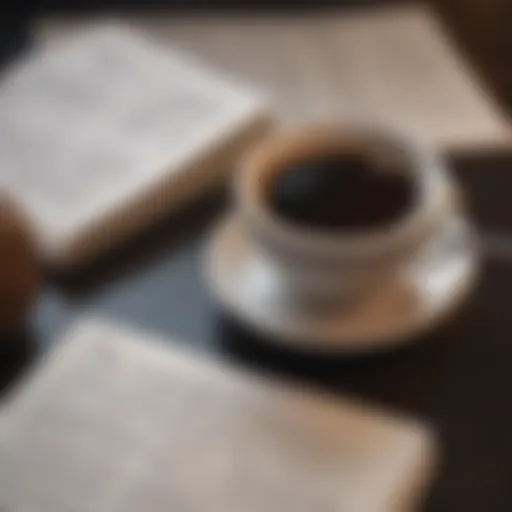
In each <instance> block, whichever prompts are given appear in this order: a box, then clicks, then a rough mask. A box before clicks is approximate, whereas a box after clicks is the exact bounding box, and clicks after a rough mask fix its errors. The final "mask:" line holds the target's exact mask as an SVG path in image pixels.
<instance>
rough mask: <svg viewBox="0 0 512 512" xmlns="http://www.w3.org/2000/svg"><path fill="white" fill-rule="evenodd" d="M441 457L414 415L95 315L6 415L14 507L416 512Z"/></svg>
mask: <svg viewBox="0 0 512 512" xmlns="http://www.w3.org/2000/svg"><path fill="white" fill-rule="evenodd" d="M168 344H169V343H168V342H167V345H168ZM2 413H3V414H2ZM433 461H434V443H433V438H432V435H431V433H430V431H429V429H428V428H426V427H425V426H422V425H421V424H419V423H417V422H415V421H411V420H409V419H404V418H400V417H397V416H394V415H390V414H387V413H383V412H381V411H377V410H374V409H372V408H368V407H366V406H364V405H362V404H357V403H354V402H352V401H349V400H347V399H344V398H341V397H338V398H337V399H335V398H333V397H330V398H328V397H325V396H320V395H317V394H314V393H313V392H312V391H310V390H307V389H301V388H295V387H290V385H289V384H285V383H283V382H277V381H269V380H264V379H263V378H261V377H258V376H255V375H252V374H248V373H245V372H242V371H241V370H240V369H238V368H236V367H234V366H233V367H231V366H228V365H227V364H224V363H220V362H215V361H213V360H208V359H203V360H201V359H200V358H198V357H194V356H192V355H191V354H187V353H185V352H180V351H179V350H178V349H177V348H173V349H170V348H169V346H164V344H163V343H162V340H158V339H156V338H152V337H151V336H148V335H146V334H143V333H141V332H136V331H132V330H131V329H129V328H126V327H122V326H120V325H118V324H115V323H112V322H111V321H106V320H99V319H94V318H93V319H87V320H85V321H82V323H79V324H78V325H76V326H75V328H74V329H72V330H71V331H70V332H69V334H68V335H67V336H66V337H65V339H64V340H62V342H61V343H60V344H59V345H58V346H57V349H56V352H55V353H53V354H52V355H51V356H50V357H49V359H48V360H47V361H46V363H45V364H43V365H42V366H40V367H39V369H38V370H37V371H36V373H35V375H33V376H31V377H30V378H29V379H28V382H26V383H25V384H24V386H22V387H21V388H20V389H19V391H18V392H16V393H14V394H13V396H12V398H11V401H10V403H7V405H6V406H5V407H4V408H3V410H1V411H0V509H1V510H6V511H10V512H22V511H25V510H37V511H38V512H69V511H70V510H73V511H76V512H100V511H101V512H103V511H109V512H140V511H143V510H144V511H146V510H148V511H149V510H151V511H152V512H169V511H173V512H184V511H187V512H204V511H206V510H208V511H214V510H215V511H216V510H219V511H230V512H239V511H251V512H252V511H254V512H256V511H257V512H262V511H265V512H300V511H303V512H311V511H319V510H322V511H325V512H406V511H410V510H416V508H415V507H416V505H417V501H418V499H419V498H420V497H421V496H422V492H423V490H424V487H425V484H426V483H427V482H428V478H429V476H430V473H431V470H432V467H433Z"/></svg>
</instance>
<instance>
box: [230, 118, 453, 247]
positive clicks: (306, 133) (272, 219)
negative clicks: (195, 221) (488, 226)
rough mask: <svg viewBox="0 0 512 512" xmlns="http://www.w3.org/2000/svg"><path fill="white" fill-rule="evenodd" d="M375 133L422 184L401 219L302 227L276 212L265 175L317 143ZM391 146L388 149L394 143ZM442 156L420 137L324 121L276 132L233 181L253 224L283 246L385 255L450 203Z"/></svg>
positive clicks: (415, 234)
mask: <svg viewBox="0 0 512 512" xmlns="http://www.w3.org/2000/svg"><path fill="white" fill-rule="evenodd" d="M375 137H377V138H378V139H377V140H381V141H382V142H383V143H384V144H390V145H392V146H394V147H395V148H398V149H399V150H400V151H402V152H403V154H404V156H405V158H406V159H407V160H408V161H409V162H410V165H409V167H410V169H411V170H412V171H413V179H414V180H415V181H416V184H417V185H419V186H418V192H419V194H418V199H417V200H416V202H415V204H414V205H413V207H412V208H411V209H410V210H409V211H407V212H406V213H405V214H404V215H402V216H401V217H400V218H399V219H397V220H395V221H392V222H390V223H389V224H385V225H383V226H379V227H377V228H368V229H365V230H362V231H360V232H356V233H354V232H343V231H342V230H340V231H339V232H328V233H327V232H325V231H320V230H315V228H310V227H301V226H298V225H296V224H294V223H292V222H290V221H287V220H286V219H284V218H282V217H280V216H279V215H278V214H276V213H275V212H273V211H272V210H271V208H269V207H268V204H267V203H266V201H265V200H264V198H263V194H262V189H263V188H264V187H262V186H261V180H262V179H266V178H267V177H268V176H269V175H270V174H271V172H273V170H275V169H276V168H279V163H280V162H283V163H285V162H289V161H290V158H292V156H293V158H297V157H300V155H305V156H306V155H310V154H311V153H312V152H314V151H315V150H316V152H318V148H319V147H323V148H326V147H328V145H329V147H331V148H333V149H334V147H335V146H336V145H338V144H340V143H344V144H345V145H346V144H347V141H349V143H350V142H351V141H352V142H353V141H357V142H359V143H361V142H363V143H364V142H365V141H367V142H369V141H370V140H371V139H372V138H375ZM392 146H389V147H392ZM441 169H442V164H441V159H440V158H439V156H438V155H437V153H436V152H435V151H434V150H433V149H431V148H427V147H426V146H424V145H423V144H421V143H420V142H419V141H417V140H416V139H414V138H412V137H410V136H407V135H406V134H403V133H401V132H398V131H396V130H395V129H391V128H388V127H381V126H368V125H362V124H357V125H340V124H335V125H332V124H328V125H326V124H324V125H314V126H305V127H298V128H297V129H295V130H294V131H291V132H285V133H278V134H277V135H276V134H273V135H272V136H270V138H267V139H266V140H263V141H262V142H260V143H259V144H258V145H257V146H256V147H255V148H253V149H252V150H250V151H249V153H248V154H247V155H246V157H245V158H244V159H243V160H242V162H241V167H240V169H239V172H238V174H237V177H236V179H235V200H236V202H237V203H238V204H237V206H238V209H239V211H240V213H241V215H242V217H243V218H244V219H245V220H246V221H247V222H248V223H249V227H251V226H252V228H253V229H255V230H257V231H258V232H259V233H262V234H264V236H266V237H267V238H269V239H273V240H277V241H279V242H278V243H280V244H281V245H287V246H289V247H293V248H295V249H296V250H300V251H304V253H305V254H307V253H311V252H314V253H316V254H320V253H322V254H332V255H333V256H335V255H339V254H341V253H343V254H345V255H350V254H352V255H359V254H363V253H364V254H374V255H377V254H378V255H382V254H383V253H387V252H389V251H392V250H395V249H396V247H397V245H401V244H402V243H407V242H408V241H410V240H411V238H416V237H421V236H423V235H424V234H425V232H426V231H428V230H429V229H430V227H431V226H432V225H433V224H436V223H438V221H439V220H440V218H441V217H442V216H443V215H444V214H445V213H446V209H447V207H448V205H449V203H450V199H451V198H450V197H449V195H450V194H448V187H447V186H445V185H446V183H445V182H444V180H443V179H442V177H441Z"/></svg>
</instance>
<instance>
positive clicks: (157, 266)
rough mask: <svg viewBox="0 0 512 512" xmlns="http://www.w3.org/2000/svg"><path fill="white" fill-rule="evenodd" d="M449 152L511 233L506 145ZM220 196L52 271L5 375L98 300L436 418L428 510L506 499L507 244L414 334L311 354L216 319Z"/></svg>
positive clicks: (483, 213)
mask: <svg viewBox="0 0 512 512" xmlns="http://www.w3.org/2000/svg"><path fill="white" fill-rule="evenodd" d="M451 160H452V161H453V162H452V165H453V167H454V168H455V169H456V171H457V172H458V174H459V176H460V179H461V181H462V182H463V184H464V186H465V189H466V191H467V193H468V197H469V200H470V205H471V211H472V214H473V217H474V218H475V221H476V222H477V224H478V225H479V226H480V229H481V230H482V231H484V232H494V233H500V234H506V233H508V232H511V233H512V208H510V198H509V196H510V193H509V191H510V190H512V173H511V172H510V169H509V167H510V166H511V165H512V156H511V155H506V154H502V155H498V154H492V155H481V156H476V155H472V156H470V157H457V158H452V159H451ZM225 206H226V201H225V199H224V198H223V194H222V193H219V194H215V195H212V196H210V197H209V198H205V199H204V200H202V201H201V202H200V203H198V204H196V205H195V206H194V207H192V208H190V209H189V210H187V211H186V212H184V213H183V214H182V215H181V216H180V217H179V219H177V218H173V219H168V220H166V221H164V222H162V223H161V224H159V225H158V226H155V227H154V228H153V229H152V230H151V231H149V232H146V233H144V234H143V235H141V236H140V237H138V238H137V239H136V240H134V241H132V242H131V243H130V244H129V245H126V246H125V247H123V248H121V249H120V250H119V251H116V252H115V253H114V254H111V255H110V256H109V257H108V259H105V260H103V261H101V262H98V264H96V265H95V266H93V267H92V268H91V269H89V270H88V271H87V272H85V273H83V274H81V275H80V276H74V278H73V279H70V278H69V277H68V278H63V277H62V276H60V277H54V278H53V279H51V280H49V282H48V284H47V286H46V287H45V290H44V293H43V295H42V297H41V299H40V301H39V303H38V305H37V308H36V311H35V314H34V317H33V319H32V320H33V322H32V326H31V329H30V330H29V332H27V334H26V337H25V340H24V341H25V343H24V344H21V345H20V346H19V347H20V349H19V350H18V351H14V352H13V353H12V354H11V357H10V358H6V359H4V368H3V371H2V372H0V375H2V377H3V379H4V384H7V383H8V382H10V383H12V382H13V376H16V375H17V374H19V372H20V371H23V370H25V369H26V368H28V367H30V364H29V363H33V362H36V361H37V359H38V356H39V354H40V353H41V352H43V351H44V350H45V349H46V348H47V347H48V346H49V345H51V344H52V343H53V342H54V341H55V340H56V339H57V338H58V335H59V334H60V333H61V332H62V331H63V330H64V329H65V328H66V327H67V326H68V325H69V324H70V322H72V320H73V319H75V318H76V317H77V316H79V315H81V314H83V313H87V312H90V311H96V312H100V313H102V314H106V315H112V316H114V317H115V318H117V319H120V320H123V321H126V322H130V323H132V324H134V325H137V326H139V327H143V328H145V329H147V330H150V331H156V332H159V333H163V334H165V335H167V336H168V337H169V338H170V339H172V340H173V342H176V343H187V344H191V345H194V346H196V347H197V349H198V350H203V351H208V352H209V353H210V354H211V355H212V356H214V357H228V358H234V359H236V360H237V361H238V362H239V363H242V364H248V365H253V366H254V365H256V366H257V367H258V368H259V370H260V371H262V372H278V373H281V374H284V375H286V376H288V377H289V378H291V379H302V380H304V379H306V380H308V381H310V382H313V383H314V384H315V385H319V386H321V387H325V388H327V389H328V390H330V391H334V392H341V393H343V394H347V393H348V394H351V395H354V396H359V397H364V398H365V399H367V400H369V401H371V402H375V403H378V404H380V405H384V406H389V407H390V408H392V409H395V410H398V411H403V412H408V413H412V414H414V415H417V416H419V417H422V418H425V419H426V420H428V421H430V422H431V423H432V424H433V425H434V426H435V428H436V429H437V431H438V433H439V436H440V441H441V448H442V454H443V464H442V467H441V471H440V474H439V476H438V479H437V481H436V482H435V485H434V486H433V489H432V493H431V495H430V497H429V501H428V503H427V504H426V506H425V510H426V511H435V510H436V511H445V510H457V511H459V510H461V511H462V510H463V511H464V512H473V511H474V512H477V511H478V512H480V511H486V512H494V511H509V510H512V485H511V484H512V436H510V432H511V431H512V408H511V407H510V405H509V402H510V398H509V397H510V395H511V390H512V314H511V312H512V309H511V304H510V299H509V295H510V292H511V290H512V251H511V253H510V255H508V254H507V253H506V251H505V253H503V254H499V255H495V256H492V257H488V258H486V259H485V260H484V267H483V272H482V277H481V280H480V283H479V286H478V288H477V290H476V291H475V293H474V294H473V296H472V297H471V299H470V300H469V301H468V303H467V304H466V306H465V307H464V309H463V310H462V311H460V313H459V314H458V316H457V317H456V318H455V319H453V320H452V321H450V323H449V324H447V325H445V326H443V327H442V328H441V329H440V330H438V331H437V332H436V333H434V334H431V335H429V336H428V337H427V338H425V339H423V340H419V342H418V343H416V344H414V345H412V346H410V347H408V348H405V349H402V350H399V351H396V352H393V353H389V354H386V355H380V356H373V357H366V358H361V359H357V358H352V359H319V358H312V357H308V356H307V355H304V354H296V353H286V352H282V351H279V350H276V349H274V348H272V345H270V344H268V340H260V339H254V337H252V336H250V335H249V334H248V333H246V332H244V331H242V330H241V329H240V328H239V326H236V325H233V324H232V323H231V322H229V320H227V319H225V318H223V317H222V315H220V314H219V312H218V311H217V309H216V307H215V305H214V304H213V303H212V302H211V300H210V298H209V297H208V294H207V291H206V289H205V286H204V283H203V281H202V279H201V255H202V254H201V250H202V248H203V247H204V244H205V243H206V241H207V239H208V233H209V228H210V224H211V222H214V221H215V218H216V216H217V214H219V213H220V212H222V211H223V209H224V208H225ZM509 256H510V258H509Z"/></svg>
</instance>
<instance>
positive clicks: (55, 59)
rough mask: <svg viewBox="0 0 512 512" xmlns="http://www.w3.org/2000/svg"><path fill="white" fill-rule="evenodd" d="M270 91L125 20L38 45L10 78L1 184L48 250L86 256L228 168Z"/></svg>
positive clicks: (263, 118)
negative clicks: (159, 40)
mask: <svg viewBox="0 0 512 512" xmlns="http://www.w3.org/2000/svg"><path fill="white" fill-rule="evenodd" d="M270 124H271V120H270V114H269V111H268V109H267V107H266V100H265V98H264V96H263V95H262V94H261V93H259V92H256V91H253V90H252V88H251V87H248V86H247V85H246V84H242V83H238V82H237V81H236V80H233V79H232V78H230V77H229V78H227V77H226V76H224V75H222V74H219V73H218V72H217V71H215V70H212V69H210V68H209V67H208V66H207V65H206V64H203V63H202V62H199V61H197V60H195V59H194V58H192V57H189V56H186V55H184V54H183V53H180V52H179V51H177V50H174V49H173V48H171V47H166V48H164V47H162V46H161V45H158V44H157V43H155V42H153V41H151V40H150V39H149V38H148V37H147V36H146V35H145V33H144V32H143V31H140V32H138V31H136V30H133V29H132V28H130V27H129V26H128V25H126V24H122V23H110V22H103V23H99V22H98V23H97V24H92V25H91V26H89V27H87V28H84V29H83V30H81V31H77V33H75V34H73V35H69V37H67V38H63V39H62V40H61V41H59V42H55V43H53V44H47V45H41V46H40V47H38V48H36V50H35V51H34V52H32V53H31V54H29V55H28V56H27V57H26V58H24V59H23V60H22V61H21V62H18V63H17V64H16V65H15V66H13V67H12V68H11V69H10V70H9V72H8V74H7V75H6V76H4V77H2V83H1V88H0V169H1V171H0V173H1V174H0V178H1V179H0V187H1V188H2V189H3V190H7V191H8V192H10V193H11V194H12V195H14V196H15V197H16V198H17V199H18V200H19V201H20V202H22V203H23V205H24V206H25V208H26V210H27V211H28V213H29V214H30V215H31V217H32V218H33V221H34V223H35V225H36V228H37V231H38V233H39V235H40V243H41V247H42V250H43V254H44V256H45V259H46V260H47V261H48V262H49V263H50V264H52V265H54V266H58V267H74V266H77V265H81V264H83V263H87V262H88V261H90V260H91V259H93V258H94V257H96V256H98V255H99V254H101V253H102V252H103V251H105V250H107V249H109V248H110V247H112V246H113V245H114V244H116V243H118V242H119V241H121V240H122V239H124V238H127V237H128V236H130V235H132V234H133V233H134V232H136V231H138V230H140V229H142V228H143V227H145V226H146V225H148V224H150V223H151V222H154V221H155V220H157V219H158V218H161V217H162V216H164V215H165V214H167V213H169V212H170V211H172V210H173V209H176V208H178V207H180V206H182V205H183V204H184V203H185V202H186V201H189V200H191V199H193V198H194V197H196V196H198V195H199V194H200V193H201V192H204V191H205V189H206V188H208V187H211V186H213V185H215V184H217V183H219V182H220V181H221V180H222V179H225V178H226V176H227V174H228V172H229V171H231V170H232V167H233V165H234V162H235V160H236V158H237V157H238V156H240V152H242V151H243V150H244V149H245V148H246V147H247V146H248V145H250V144H251V142H254V141H255V140H257V139H258V138H259V137H261V136H263V134H264V133H265V132H266V131H267V130H268V129H269V127H270Z"/></svg>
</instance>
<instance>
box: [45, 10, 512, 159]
mask: <svg viewBox="0 0 512 512" xmlns="http://www.w3.org/2000/svg"><path fill="white" fill-rule="evenodd" d="M132 22H133V24H134V25H136V26H141V27H144V29H145V30H147V31H148V32H150V33H151V34H154V35H155V37H158V38H159V39H160V40H161V41H163V42H167V43H168V44H172V45H179V46H181V47H183V48H185V49H186V50H188V51H191V52H195V53H196V54H198V55H200V56H202V57H204V58H206V59H207V60H209V61H210V62H212V63H213V64H215V65H217V66H219V68H221V69H224V70H226V71H229V72H233V73H238V74H239V75H240V76H242V77H244V78H245V79H246V80H248V81H250V82H251V83H254V84H255V86H258V87H260V88H262V89H265V90H268V91H270V92H271V93H272V95H273V98H274V107H275V109H276V111H277V113H278V114H279V117H280V119H282V120H283V121H284V122H285V123H290V124H294V123H304V122H308V121H312V120H325V119H327V120H339V121H343V120H344V119H349V120H352V119H354V118H355V119H361V118H362V119H364V120H369V121H372V120H375V121H378V122H379V123H388V124H390V125H392V126H393V127H395V128H398V129H400V130H403V131H405V132H406V133H409V134H410V135H412V136H415V137H418V138H419V139H421V140H423V141H425V142H426V143H428V144H432V145H434V146H435V147H437V148H440V149H442V150H445V149H448V150H451V149H461V150H467V149H469V150H471V149H474V148H476V149H478V148H482V147H483V148H485V147H489V146H490V147H493V146H502V145H507V146H508V144H509V142H510V125H509V120H508V118H506V117H505V115H504V114H503V113H502V112H501V109H500V107H499V105H498V104H497V102H495V101H494V100H493V98H491V97H490V95H489V93H488V92H487V91H486V90H485V88H484V87H483V82H482V81H481V80H480V79H479V78H478V77H477V76H476V74H475V73H474V72H473V71H472V70H471V68H470V66H469V64H468V63H467V62H464V59H463V56H462V54H460V53H459V52H458V51H457V49H456V46H455V44H454V42H453V41H451V40H450V39H449V38H448V36H447V34H445V33H444V31H443V29H442V26H441V23H440V21H439V20H438V19H437V18H436V16H435V15H434V14H433V13H432V12H430V11H429V10H428V9H427V8H426V7H422V6H407V7H391V8H376V9H363V10H361V11H360V12H358V11H356V10H349V11H344V10H339V11H336V10H332V11H330V12H325V11H324V12H322V11H319V13H318V14H315V12H309V11H308V12H307V13H305V14H303V15H300V14H295V15H290V16H274V17H271V16H258V15H251V16H249V15H247V16H243V15H236V14H235V15H222V14H220V15H218V16H208V17H193V16H189V17H185V16H183V17H180V16H176V15H173V16H168V17H167V18H166V17H165V16H158V17H151V16H148V17H146V18H141V17H138V18H134V19H133V20H132ZM79 24H80V23H78V25H79ZM44 27H45V30H44V32H43V34H44V35H45V36H46V37H47V38H48V39H50V40H51V39H52V38H53V37H58V34H59V33H60V32H61V31H63V32H66V31H68V30H69V31H72V30H74V29H75V28H76V24H73V22H72V21H68V22H62V23H56V24H55V23H54V24H52V23H47V24H46V25H44Z"/></svg>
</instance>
